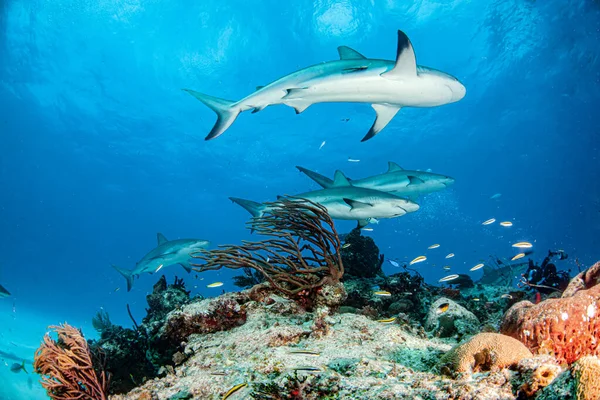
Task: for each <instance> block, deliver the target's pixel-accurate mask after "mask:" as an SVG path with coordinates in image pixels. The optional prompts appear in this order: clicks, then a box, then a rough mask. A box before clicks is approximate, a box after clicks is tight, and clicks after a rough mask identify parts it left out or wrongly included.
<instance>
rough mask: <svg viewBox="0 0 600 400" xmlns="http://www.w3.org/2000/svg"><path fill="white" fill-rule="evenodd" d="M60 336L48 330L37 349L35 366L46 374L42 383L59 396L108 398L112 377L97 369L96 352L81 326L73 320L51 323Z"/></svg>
mask: <svg viewBox="0 0 600 400" xmlns="http://www.w3.org/2000/svg"><path fill="white" fill-rule="evenodd" d="M50 329H52V330H54V331H55V332H56V333H57V334H58V340H54V339H52V337H50V334H49V333H46V335H45V336H44V340H43V342H42V344H41V346H40V347H39V348H38V349H37V350H36V352H35V361H34V363H33V367H34V369H35V372H37V373H38V374H40V375H41V376H42V380H41V383H42V386H43V387H44V389H46V392H47V393H48V396H50V398H52V399H56V400H76V399H93V400H106V399H107V397H108V395H107V393H108V377H107V376H106V374H105V373H104V371H102V372H101V373H100V376H98V374H97V373H96V371H95V370H94V363H93V361H92V353H91V352H90V349H89V346H88V344H87V342H86V340H85V338H84V337H83V335H82V334H81V332H79V330H78V329H76V328H74V327H72V326H71V325H69V324H66V323H65V324H64V325H59V326H51V327H50Z"/></svg>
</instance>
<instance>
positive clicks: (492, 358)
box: [440, 333, 533, 373]
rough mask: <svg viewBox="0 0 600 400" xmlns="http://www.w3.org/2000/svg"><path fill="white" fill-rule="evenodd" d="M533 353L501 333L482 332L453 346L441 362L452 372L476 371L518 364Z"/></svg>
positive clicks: (443, 367) (443, 366) (444, 367)
mask: <svg viewBox="0 0 600 400" xmlns="http://www.w3.org/2000/svg"><path fill="white" fill-rule="evenodd" d="M528 357H533V354H531V352H530V351H529V350H528V349H527V348H526V347H525V346H524V345H523V344H522V343H521V342H519V341H518V340H516V339H514V338H511V337H509V336H505V335H501V334H499V333H480V334H477V335H475V336H473V337H471V338H470V339H468V340H467V341H466V342H464V343H461V344H460V345H458V346H456V347H454V348H453V349H452V350H450V351H449V352H448V353H446V354H444V356H443V357H442V359H441V360H440V362H441V366H442V369H444V370H446V369H448V370H449V371H450V372H455V373H461V372H467V373H472V372H477V371H490V370H492V369H502V368H506V367H511V366H514V365H516V364H517V363H518V362H519V361H521V360H522V359H524V358H528Z"/></svg>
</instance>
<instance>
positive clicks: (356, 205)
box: [343, 197, 373, 210]
mask: <svg viewBox="0 0 600 400" xmlns="http://www.w3.org/2000/svg"><path fill="white" fill-rule="evenodd" d="M343 200H344V202H345V203H346V204H348V205H349V206H350V210H355V209H360V208H367V207H373V205H372V204H369V203H363V202H362V201H357V200H352V199H348V198H345V197H344V198H343Z"/></svg>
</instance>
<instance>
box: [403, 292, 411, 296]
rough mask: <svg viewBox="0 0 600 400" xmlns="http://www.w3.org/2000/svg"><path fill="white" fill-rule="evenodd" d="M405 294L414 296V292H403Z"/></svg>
mask: <svg viewBox="0 0 600 400" xmlns="http://www.w3.org/2000/svg"><path fill="white" fill-rule="evenodd" d="M402 294H403V295H404V296H412V295H413V292H402Z"/></svg>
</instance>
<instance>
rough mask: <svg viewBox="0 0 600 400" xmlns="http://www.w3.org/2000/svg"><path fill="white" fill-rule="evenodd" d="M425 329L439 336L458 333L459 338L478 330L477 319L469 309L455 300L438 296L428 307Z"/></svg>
mask: <svg viewBox="0 0 600 400" xmlns="http://www.w3.org/2000/svg"><path fill="white" fill-rule="evenodd" d="M442 307H443V309H444V310H443V311H441V308H442ZM425 329H426V330H427V331H430V332H432V333H433V334H434V335H436V336H439V337H450V336H454V335H458V337H459V338H460V337H463V336H465V335H470V334H473V333H476V332H478V331H479V320H478V319H477V317H476V316H475V315H474V314H473V313H472V312H471V311H469V310H467V309H466V308H464V307H463V306H461V305H460V304H457V303H456V302H455V301H453V300H450V299H448V298H445V297H440V298H439V299H437V300H436V301H434V302H433V303H432V304H431V307H430V308H429V312H428V313H427V318H426V319H425Z"/></svg>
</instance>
